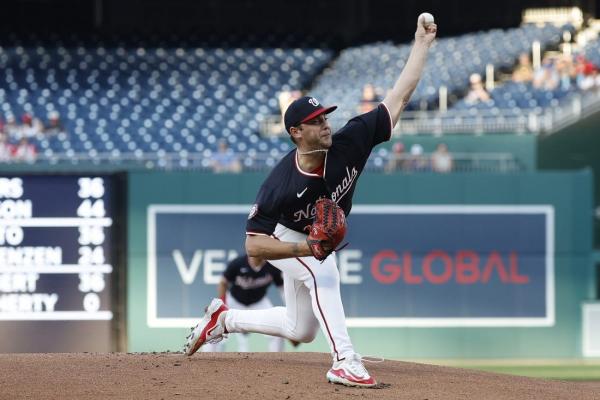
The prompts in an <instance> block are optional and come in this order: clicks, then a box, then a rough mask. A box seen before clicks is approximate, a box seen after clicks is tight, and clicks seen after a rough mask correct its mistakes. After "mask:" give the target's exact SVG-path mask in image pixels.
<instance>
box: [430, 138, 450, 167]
mask: <svg viewBox="0 0 600 400" xmlns="http://www.w3.org/2000/svg"><path fill="white" fill-rule="evenodd" d="M453 163H454V160H453V159H452V154H450V152H449V151H448V146H447V145H446V143H439V144H438V145H437V147H436V149H435V151H434V152H433V154H431V168H432V169H433V171H435V172H441V173H447V172H451V171H452V167H453Z"/></svg>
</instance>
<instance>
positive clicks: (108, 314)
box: [0, 175, 115, 352]
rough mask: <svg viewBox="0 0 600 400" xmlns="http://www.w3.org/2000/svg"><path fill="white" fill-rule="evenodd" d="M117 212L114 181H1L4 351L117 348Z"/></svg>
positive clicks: (81, 178) (0, 343)
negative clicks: (115, 274)
mask: <svg viewBox="0 0 600 400" xmlns="http://www.w3.org/2000/svg"><path fill="white" fill-rule="evenodd" d="M114 208H115V179H114V176H111V175H102V176H97V175H23V176H0V336H1V337H4V338H6V337H7V335H12V336H14V335H15V334H17V335H19V339H20V340H18V341H17V342H25V343H26V344H27V345H26V346H22V345H15V343H11V342H10V341H7V340H2V341H0V352H8V351H87V350H90V351H110V350H112V349H113V345H114V340H113V339H114V337H113V333H114V321H113V319H114V313H113V307H114V304H113V301H114V298H115V296H114V295H113V290H114V288H113V286H114V284H113V281H114V280H113V274H114V272H115V266H114V259H115V257H114V254H115V253H114V250H115V248H114V236H115V234H114V233H115V226H114V220H113V214H114ZM38 332H42V333H43V334H39V333H38ZM80 335H85V336H86V337H85V338H84V337H79V336H80ZM37 336H41V337H37ZM23 337H29V339H30V340H29V341H24V340H23V339H22V338H23ZM27 342H29V343H27ZM32 342H35V344H32ZM32 347H33V348H32Z"/></svg>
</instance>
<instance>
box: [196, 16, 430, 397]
mask: <svg viewBox="0 0 600 400" xmlns="http://www.w3.org/2000/svg"><path fill="white" fill-rule="evenodd" d="M436 31H437V27H436V25H435V24H434V23H433V21H430V23H426V21H425V18H424V16H423V15H421V16H420V17H419V18H418V20H417V30H416V33H415V42H414V44H413V47H412V49H411V52H410V55H409V57H408V60H407V62H406V65H405V67H404V69H403V70H402V72H401V73H400V76H399V77H398V78H397V80H396V82H395V84H394V86H393V88H392V89H391V90H390V91H389V92H388V94H387V96H386V97H385V98H384V99H383V102H382V103H380V104H379V105H378V106H377V107H376V108H375V109H373V110H372V111H370V112H368V113H365V114H362V115H359V116H357V117H355V118H353V119H351V120H350V121H348V123H347V124H346V125H345V126H344V127H343V128H342V129H340V130H339V131H338V132H337V133H336V134H335V135H332V133H331V128H330V126H329V123H328V122H327V118H326V115H327V114H329V113H331V112H332V111H334V110H335V109H336V107H335V106H332V107H323V106H322V105H321V104H320V103H319V102H318V101H317V100H316V99H315V98H313V97H303V98H301V99H298V100H295V101H294V102H293V103H292V104H291V105H290V106H289V107H288V109H287V111H286V113H285V117H284V122H285V127H286V130H287V131H288V133H289V134H290V137H291V140H292V141H293V142H294V144H295V145H296V149H294V150H292V151H291V152H290V153H289V154H287V155H286V156H285V157H283V159H282V160H281V161H280V162H279V163H278V164H277V165H276V166H275V168H274V169H273V171H272V172H271V174H270V175H269V176H268V177H267V179H266V180H265V182H264V183H263V185H262V186H261V188H260V190H259V193H258V196H257V198H256V204H255V205H254V206H253V207H252V209H251V211H250V215H249V216H248V221H247V224H246V250H247V253H248V255H249V256H250V259H249V260H250V263H251V264H253V265H259V264H260V263H261V262H263V260H269V262H270V263H271V264H272V265H273V266H275V267H276V268H278V269H280V270H281V271H283V272H284V291H285V301H286V306H285V307H274V308H271V309H267V310H252V311H246V310H233V309H231V310H228V309H227V306H226V305H224V304H223V302H222V301H221V300H219V299H213V301H212V302H211V303H210V305H209V306H208V307H207V309H206V313H205V315H204V318H203V319H202V320H201V321H200V323H199V324H198V325H197V326H196V327H195V328H194V329H193V330H192V333H191V334H190V335H189V336H188V338H187V342H186V344H185V347H184V352H185V353H186V354H187V355H192V354H193V353H194V352H196V351H197V350H198V348H200V347H201V346H202V345H203V344H204V343H206V342H214V341H219V340H222V338H223V335H224V334H227V333H230V332H259V333H264V334H268V335H276V336H281V337H285V338H288V339H292V340H296V341H299V342H303V343H308V342H311V341H312V340H313V339H314V338H315V336H316V334H317V331H318V329H319V328H321V331H322V332H323V334H324V336H325V338H326V339H327V342H328V344H329V347H330V349H331V354H332V356H333V365H332V367H331V369H330V370H329V371H328V372H327V374H326V377H327V379H328V380H329V381H330V382H333V383H341V384H344V385H349V386H362V387H371V386H375V385H376V381H375V379H374V378H373V377H371V376H370V375H369V373H368V372H367V370H366V368H365V367H364V365H363V363H362V358H361V356H360V355H359V354H357V353H356V351H355V350H354V347H353V345H352V342H351V341H350V337H349V335H348V331H347V329H346V320H345V313H344V307H343V305H342V300H341V295H340V277H339V272H338V269H337V265H336V259H335V256H334V255H333V254H330V255H329V256H328V257H327V258H326V259H325V260H323V262H321V261H319V260H317V259H316V258H315V257H314V256H313V254H312V252H311V250H310V247H309V245H308V243H307V241H306V239H307V237H308V236H307V230H310V226H311V224H312V212H313V209H314V204H315V202H316V201H317V200H318V199H319V198H320V197H323V196H326V197H329V198H330V199H331V200H333V201H335V202H336V203H337V205H338V206H339V207H341V208H342V209H343V211H344V213H345V214H346V216H347V215H348V214H349V213H350V210H351V208H352V195H353V193H354V189H355V187H356V182H357V179H358V177H359V175H360V173H361V172H362V170H363V168H364V166H365V164H366V162H367V159H368V157H369V155H370V154H371V150H372V149H373V147H374V146H376V145H377V144H379V143H382V142H384V141H387V140H389V139H390V137H391V134H392V129H393V127H394V125H395V124H396V122H397V121H398V119H399V117H400V114H401V112H402V110H403V109H404V107H405V106H406V105H407V104H408V102H409V100H410V96H411V95H412V93H413V91H414V90H415V88H416V86H417V83H418V82H419V79H420V77H421V74H422V73H423V70H424V68H425V61H426V58H427V53H428V51H429V47H430V46H431V43H432V42H433V40H434V39H435V35H436ZM372 62H377V60H372ZM373 306H375V307H376V305H373Z"/></svg>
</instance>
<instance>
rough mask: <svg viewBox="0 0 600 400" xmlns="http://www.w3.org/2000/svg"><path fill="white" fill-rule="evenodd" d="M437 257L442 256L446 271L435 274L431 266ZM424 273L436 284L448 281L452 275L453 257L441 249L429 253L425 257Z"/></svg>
mask: <svg viewBox="0 0 600 400" xmlns="http://www.w3.org/2000/svg"><path fill="white" fill-rule="evenodd" d="M436 258H440V259H441V260H442V262H443V263H444V272H443V273H442V274H441V275H435V274H434V273H433V271H432V268H431V264H432V263H433V260H435V259H436ZM423 275H424V276H425V279H427V280H428V281H429V282H431V283H433V284H434V285H441V284H442V283H446V282H448V280H449V279H450V277H451V276H452V259H451V258H450V256H449V255H448V254H447V253H446V252H444V251H441V250H434V251H432V252H431V253H428V254H427V255H426V256H425V258H424V259H423Z"/></svg>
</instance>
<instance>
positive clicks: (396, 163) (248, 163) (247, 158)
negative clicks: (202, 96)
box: [0, 153, 524, 173]
mask: <svg viewBox="0 0 600 400" xmlns="http://www.w3.org/2000/svg"><path fill="white" fill-rule="evenodd" d="M237 156H238V159H239V160H240V161H241V164H242V171H244V172H265V171H269V170H270V169H271V168H272V167H273V166H274V165H275V164H276V163H277V161H278V159H275V158H273V157H272V156H270V155H269V154H266V153H257V154H238V155H237ZM373 158H377V159H379V162H377V163H375V162H369V163H367V166H366V168H365V170H366V171H372V172H384V173H391V172H402V173H415V172H435V171H434V170H433V167H432V157H431V154H421V155H419V156H411V155H400V156H397V155H395V154H393V153H390V154H389V155H388V157H381V156H373ZM452 159H453V166H452V170H451V171H448V172H497V173H508V172H515V171H520V170H523V169H524V168H523V166H522V165H521V164H520V163H519V161H518V160H517V159H516V158H515V157H514V155H512V154H509V153H453V154H452ZM140 169H143V170H147V169H159V170H197V171H205V172H212V171H213V167H212V160H211V158H207V157H206V156H204V155H202V154H200V153H189V154H187V155H182V154H179V153H160V154H145V155H139V154H133V153H121V154H120V155H119V156H115V155H114V154H111V153H100V154H97V155H96V156H94V157H90V156H89V155H88V154H87V153H74V154H55V155H53V156H52V157H45V156H43V155H40V156H39V157H38V158H37V159H36V160H35V162H30V163H23V162H21V163H17V162H12V163H0V170H2V171H4V172H10V171H11V170H30V171H56V170H60V171H65V170H95V171H97V170H100V171H117V170H140Z"/></svg>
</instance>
